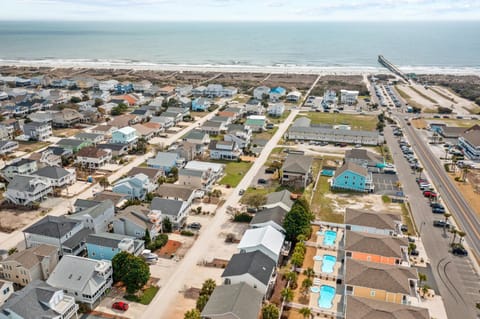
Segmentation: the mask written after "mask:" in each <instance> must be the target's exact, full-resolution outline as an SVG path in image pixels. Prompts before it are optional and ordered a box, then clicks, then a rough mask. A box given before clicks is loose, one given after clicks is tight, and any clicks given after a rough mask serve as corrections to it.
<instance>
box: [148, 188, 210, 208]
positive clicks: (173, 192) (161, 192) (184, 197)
mask: <svg viewBox="0 0 480 319" xmlns="http://www.w3.org/2000/svg"><path fill="white" fill-rule="evenodd" d="M196 190H197V189H196V188H195V187H192V186H188V185H177V184H162V185H160V186H159V187H158V189H157V191H156V192H155V194H156V195H157V196H158V197H160V198H166V199H174V200H181V201H184V202H187V204H188V205H190V204H191V203H192V202H193V199H194V198H196V197H198V196H199V195H201V192H197V191H196Z"/></svg>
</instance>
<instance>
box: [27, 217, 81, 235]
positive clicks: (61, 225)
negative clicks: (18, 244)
mask: <svg viewBox="0 0 480 319" xmlns="http://www.w3.org/2000/svg"><path fill="white" fill-rule="evenodd" d="M80 223H81V222H80V221H76V220H72V219H70V218H67V217H63V216H61V217H56V216H45V217H44V218H42V219H41V220H39V221H38V222H36V223H35V224H33V225H32V226H30V227H28V228H27V229H25V230H24V231H23V232H24V233H27V234H38V235H43V236H48V237H55V238H60V237H62V236H64V235H65V234H67V233H68V232H69V231H71V230H72V229H73V228H75V227H76V226H77V225H78V224H80Z"/></svg>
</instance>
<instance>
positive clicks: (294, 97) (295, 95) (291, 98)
mask: <svg viewBox="0 0 480 319" xmlns="http://www.w3.org/2000/svg"><path fill="white" fill-rule="evenodd" d="M301 97H302V93H300V92H299V91H292V92H290V93H288V94H287V98H286V100H287V101H288V102H293V103H296V102H298V101H300V98H301Z"/></svg>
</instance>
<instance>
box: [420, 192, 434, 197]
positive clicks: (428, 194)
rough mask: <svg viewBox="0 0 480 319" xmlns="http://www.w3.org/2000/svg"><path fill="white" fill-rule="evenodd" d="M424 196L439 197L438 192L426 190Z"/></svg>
mask: <svg viewBox="0 0 480 319" xmlns="http://www.w3.org/2000/svg"><path fill="white" fill-rule="evenodd" d="M423 196H425V197H437V193H435V192H432V191H424V192H423Z"/></svg>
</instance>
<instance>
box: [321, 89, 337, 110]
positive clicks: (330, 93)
mask: <svg viewBox="0 0 480 319" xmlns="http://www.w3.org/2000/svg"><path fill="white" fill-rule="evenodd" d="M335 104H337V93H336V92H335V91H334V90H326V91H325V92H324V93H323V100H322V105H323V107H327V108H328V107H330V106H331V105H335Z"/></svg>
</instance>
